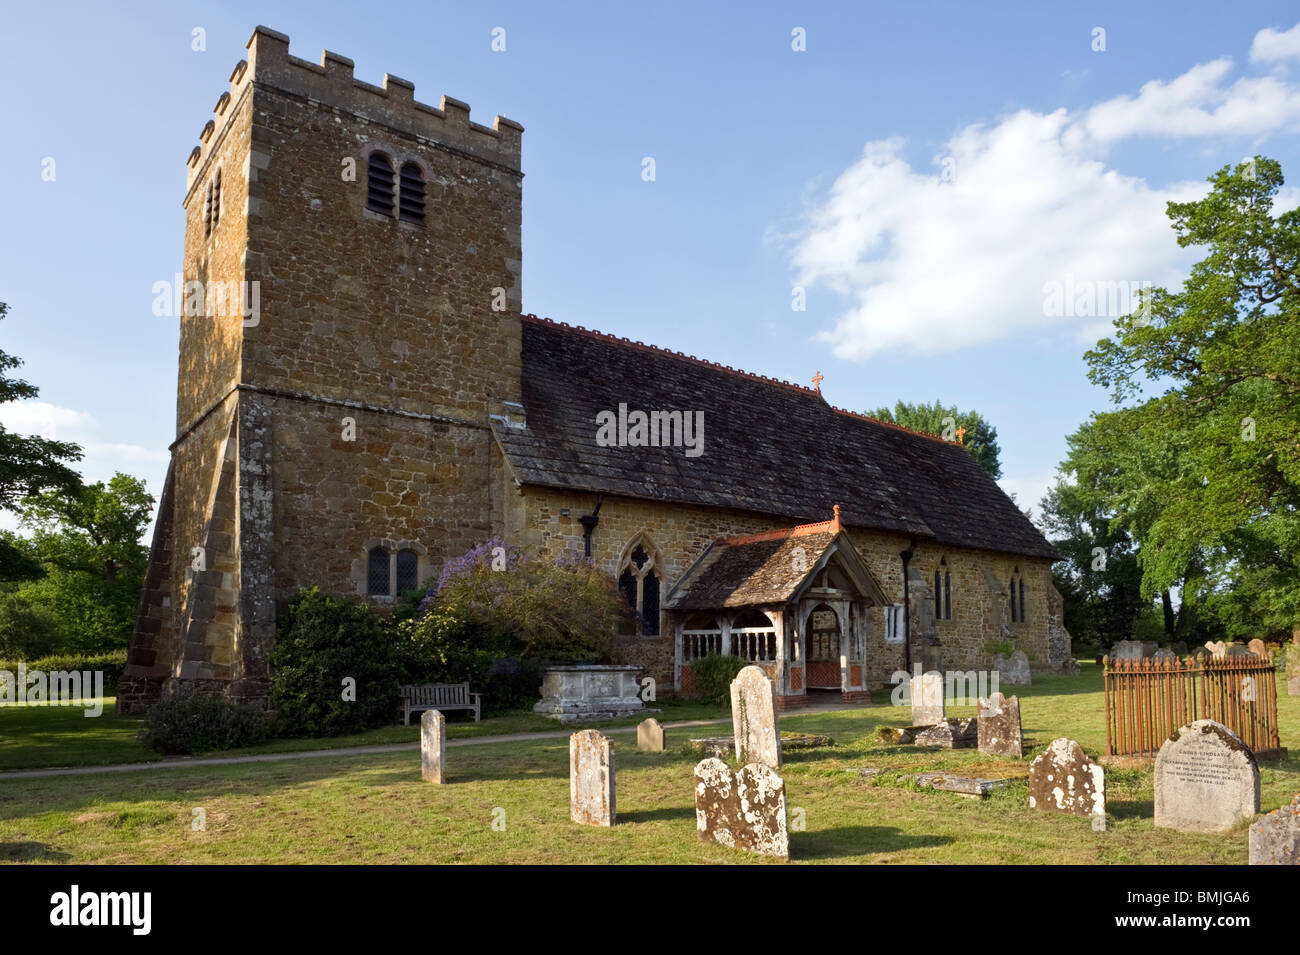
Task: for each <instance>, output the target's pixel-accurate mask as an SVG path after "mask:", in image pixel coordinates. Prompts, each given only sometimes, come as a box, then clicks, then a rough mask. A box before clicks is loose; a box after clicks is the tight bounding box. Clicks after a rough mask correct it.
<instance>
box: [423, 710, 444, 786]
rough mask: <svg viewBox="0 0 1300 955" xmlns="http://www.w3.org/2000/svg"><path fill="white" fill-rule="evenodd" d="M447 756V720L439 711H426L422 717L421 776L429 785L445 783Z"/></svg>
mask: <svg viewBox="0 0 1300 955" xmlns="http://www.w3.org/2000/svg"><path fill="white" fill-rule="evenodd" d="M446 755H447V718H446V717H445V716H443V715H442V713H440V712H439V711H438V710H425V711H424V713H423V715H421V717H420V775H421V776H422V777H423V778H424V781H425V782H428V783H441V782H444V781H445V780H444V777H443V766H444V765H445V757H446Z"/></svg>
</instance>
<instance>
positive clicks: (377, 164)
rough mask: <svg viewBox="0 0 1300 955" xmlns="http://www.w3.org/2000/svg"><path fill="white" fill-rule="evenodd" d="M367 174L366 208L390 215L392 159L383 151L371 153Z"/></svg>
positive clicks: (391, 204) (391, 202) (391, 205)
mask: <svg viewBox="0 0 1300 955" xmlns="http://www.w3.org/2000/svg"><path fill="white" fill-rule="evenodd" d="M367 174H368V181H367V189H366V208H367V209H369V210H370V211H371V212H378V213H379V214H380V215H384V216H391V215H392V214H393V185H394V181H393V163H392V161H391V160H389V158H388V157H387V156H385V155H384V154H383V153H378V152H376V153H371V154H370V162H369V165H368V167H367ZM421 193H422V194H423V190H421Z"/></svg>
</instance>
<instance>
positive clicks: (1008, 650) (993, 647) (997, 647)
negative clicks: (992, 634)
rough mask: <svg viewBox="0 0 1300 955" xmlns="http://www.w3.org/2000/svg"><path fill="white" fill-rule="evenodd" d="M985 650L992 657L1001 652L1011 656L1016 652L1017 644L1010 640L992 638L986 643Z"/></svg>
mask: <svg viewBox="0 0 1300 955" xmlns="http://www.w3.org/2000/svg"><path fill="white" fill-rule="evenodd" d="M984 652H985V653H987V654H988V655H989V657H990V659H991V658H993V657H995V656H997V655H998V654H999V653H1001V654H1002V655H1003V656H1008V657H1009V656H1011V654H1013V653H1015V652H1016V645H1015V644H1014V643H1012V642H1011V641H1010V640H990V641H989V642H988V643H986V644H984Z"/></svg>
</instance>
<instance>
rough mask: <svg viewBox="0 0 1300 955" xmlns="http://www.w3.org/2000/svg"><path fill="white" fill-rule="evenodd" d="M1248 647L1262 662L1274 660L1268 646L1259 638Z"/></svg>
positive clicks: (1247, 645)
mask: <svg viewBox="0 0 1300 955" xmlns="http://www.w3.org/2000/svg"><path fill="white" fill-rule="evenodd" d="M1246 647H1247V648H1248V649H1249V650H1250V652H1251V653H1253V654H1255V656H1257V657H1259V658H1260V659H1261V660H1271V659H1273V656H1272V654H1270V653H1269V652H1268V644H1266V643H1265V642H1264V641H1263V640H1261V639H1260V638H1259V637H1256V638H1255V639H1254V640H1252V641H1250V643H1248V644H1246Z"/></svg>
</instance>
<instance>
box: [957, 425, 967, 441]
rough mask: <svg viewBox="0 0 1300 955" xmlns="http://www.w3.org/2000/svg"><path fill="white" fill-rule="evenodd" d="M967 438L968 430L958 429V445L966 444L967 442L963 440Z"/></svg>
mask: <svg viewBox="0 0 1300 955" xmlns="http://www.w3.org/2000/svg"><path fill="white" fill-rule="evenodd" d="M965 436H966V429H965V428H958V429H957V443H958V444H965V443H966V442H965V441H963V440H962V439H963V438H964V437H965Z"/></svg>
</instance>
